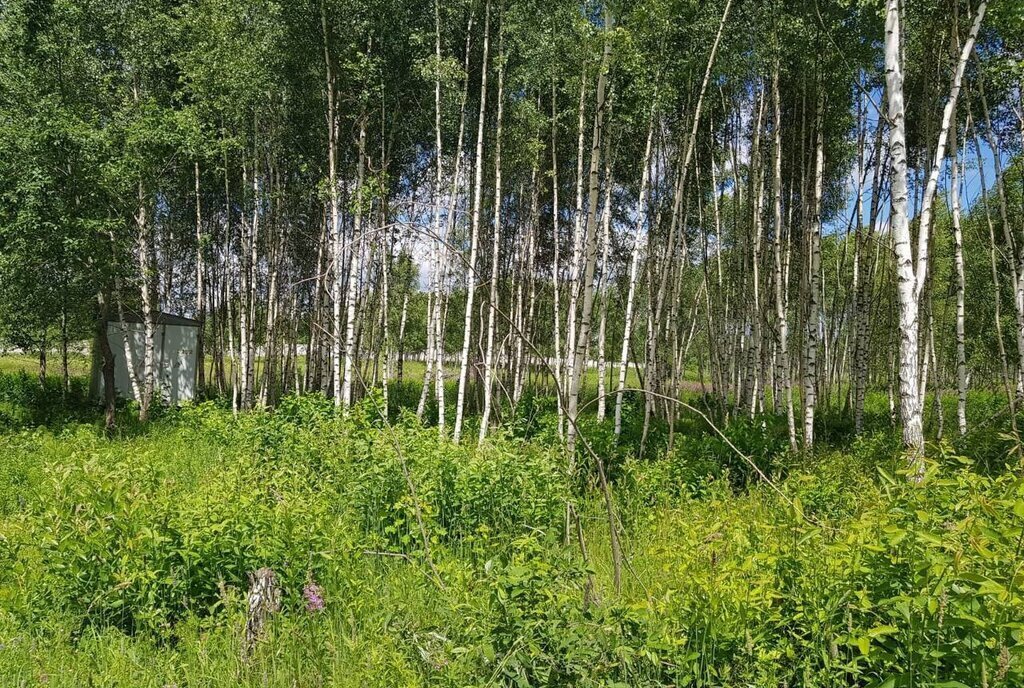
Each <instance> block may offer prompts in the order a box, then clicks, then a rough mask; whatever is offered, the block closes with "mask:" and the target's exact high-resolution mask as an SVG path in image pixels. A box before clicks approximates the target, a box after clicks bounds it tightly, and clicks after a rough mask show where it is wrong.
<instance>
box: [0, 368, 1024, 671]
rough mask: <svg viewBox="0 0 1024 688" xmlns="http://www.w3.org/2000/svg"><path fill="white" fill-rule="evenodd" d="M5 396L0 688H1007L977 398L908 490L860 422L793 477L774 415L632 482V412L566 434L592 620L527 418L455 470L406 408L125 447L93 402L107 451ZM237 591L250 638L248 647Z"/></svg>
mask: <svg viewBox="0 0 1024 688" xmlns="http://www.w3.org/2000/svg"><path fill="white" fill-rule="evenodd" d="M12 368H13V369H16V368H17V366H16V362H12V361H11V360H5V361H4V367H3V371H4V372H2V373H0V456H2V457H3V460H2V461H0V686H36V685H45V686H67V687H77V686H125V687H128V686H133V687H134V686H140V687H146V686H152V687H154V688H165V687H167V686H176V687H178V688H183V687H184V686H252V687H256V686H261V687H262V686H275V687H277V686H280V687H281V688H286V687H292V686H453V687H454V686H737V687H738V686H757V687H765V688H768V687H773V688H774V687H778V686H822V687H825V686H835V687H838V686H879V687H881V686H887V687H890V686H891V687H894V688H895V687H897V686H933V687H935V688H938V687H940V686H946V687H953V686H971V687H975V686H990V687H995V686H1019V685H1024V656H1022V652H1024V644H1022V633H1024V594H1022V592H1021V587H1022V585H1024V563H1022V561H1024V560H1022V558H1021V553H1022V550H1021V547H1022V543H1024V481H1022V480H1021V478H1020V477H1019V463H1018V461H1019V455H1018V454H1017V453H1015V449H1014V447H1015V446H1016V445H1015V442H1014V441H1013V439H1012V437H1010V435H1009V428H1008V425H1009V420H1008V418H1007V417H1006V415H1005V414H1004V413H1001V408H1002V404H1001V403H1000V401H999V400H998V399H995V398H993V397H991V396H990V395H985V394H981V393H978V394H977V395H975V396H973V397H972V398H971V404H970V406H969V409H970V418H969V421H970V423H971V427H972V428H977V430H975V431H974V432H972V433H970V434H969V435H968V436H966V437H964V438H952V437H950V436H949V431H948V429H947V433H946V434H947V438H946V439H945V440H943V441H941V442H938V441H937V442H934V443H932V444H930V445H929V460H930V463H929V469H928V474H927V476H926V477H925V479H924V481H923V482H922V483H921V484H913V483H910V482H908V480H906V477H905V475H903V474H901V469H902V466H903V463H902V460H901V456H900V442H899V437H898V434H897V432H896V431H895V430H894V429H893V428H892V427H891V425H890V421H889V418H888V404H887V400H886V399H885V397H884V396H883V395H881V394H877V395H872V397H871V399H870V400H869V407H870V410H871V413H870V414H869V417H868V421H869V423H868V424H869V429H868V431H867V432H865V433H864V434H862V435H861V436H859V437H856V438H855V437H854V436H853V433H852V428H850V427H849V423H848V422H846V421H844V420H843V418H842V414H841V411H840V410H839V409H835V410H834V411H832V412H831V413H832V414H833V415H832V416H827V417H826V418H824V419H823V427H827V428H828V429H829V433H828V434H827V435H826V436H825V437H824V438H823V441H822V442H821V445H822V446H821V447H820V448H819V449H817V450H816V451H815V452H814V453H813V454H811V455H805V454H801V453H792V452H790V451H789V450H788V449H787V440H786V431H785V424H784V422H780V421H779V419H777V418H774V417H768V416H766V417H757V418H754V419H748V418H741V419H739V420H734V421H733V422H732V423H731V424H730V425H728V426H727V427H726V428H724V432H725V436H726V437H727V438H728V442H726V441H725V439H724V438H723V437H721V436H719V435H717V434H716V433H715V431H714V430H713V429H712V428H711V427H709V426H708V425H707V424H706V423H705V422H704V421H702V420H700V419H699V418H695V417H690V416H687V417H683V418H680V419H679V421H678V423H677V427H676V428H675V432H674V433H673V435H672V437H673V439H672V446H671V447H669V446H668V444H669V439H668V437H669V433H668V429H667V428H665V427H663V426H657V427H655V428H654V430H653V432H652V439H651V441H650V447H649V448H648V449H647V452H646V455H645V456H644V457H643V458H642V459H639V458H637V457H636V454H637V451H638V448H639V441H640V427H641V425H642V419H643V413H642V406H643V405H642V399H639V398H636V397H633V396H630V397H629V398H628V399H627V405H626V413H625V422H624V426H625V429H624V434H623V437H622V438H621V439H620V440H619V441H616V439H615V437H614V435H613V433H612V429H611V427H610V421H605V422H598V421H597V419H596V418H595V417H593V416H588V417H586V418H584V419H583V421H582V424H581V425H582V431H583V433H584V435H585V437H586V438H587V439H588V441H589V443H590V444H591V445H592V447H593V448H594V450H595V452H597V454H598V455H599V456H600V457H601V458H602V460H603V462H604V465H605V467H606V469H607V473H608V476H609V479H610V481H611V491H612V495H613V500H614V506H615V509H616V526H617V531H618V533H619V535H620V538H621V545H622V553H623V556H624V566H623V569H622V572H621V584H620V588H621V589H620V590H618V591H617V590H616V583H615V571H614V568H613V566H612V560H613V557H612V553H611V549H610V531H609V527H608V524H609V520H608V516H607V511H606V507H605V504H604V502H603V500H602V497H601V493H600V490H599V488H598V481H597V477H596V476H597V471H596V466H595V465H594V463H593V460H592V458H591V457H590V456H589V455H588V454H586V453H584V452H582V451H581V452H580V453H578V454H577V455H576V456H575V457H569V456H567V455H566V454H565V452H564V450H562V449H560V447H561V446H562V445H561V444H560V442H559V440H558V434H557V433H558V431H557V425H558V423H557V414H556V413H555V408H554V404H553V402H552V400H550V399H548V398H544V397H529V398H527V399H526V400H524V402H523V403H522V404H521V406H520V408H519V409H517V412H516V415H515V417H512V418H507V419H504V423H503V426H502V428H501V429H500V430H498V431H496V432H494V433H492V435H491V436H490V437H489V438H488V440H487V441H486V442H485V443H484V444H483V445H482V446H479V447H478V446H477V445H476V442H475V441H470V442H463V443H462V444H459V445H456V444H453V443H452V442H451V441H450V440H449V439H446V438H443V437H439V436H438V433H437V430H436V428H435V427H433V426H431V425H430V424H429V423H428V424H426V425H424V424H421V423H420V422H418V421H417V420H416V418H415V416H414V415H413V414H410V413H409V412H408V411H405V410H401V409H399V408H397V406H398V405H399V404H400V403H401V402H402V399H404V398H405V397H409V398H412V397H415V396H416V395H417V394H418V386H417V385H416V384H415V383H409V384H408V385H406V386H404V387H402V386H396V388H395V390H394V394H393V395H392V401H393V404H394V405H395V408H392V409H391V410H390V412H388V413H384V410H383V407H382V405H381V400H380V397H379V396H372V397H370V398H367V399H365V400H363V401H362V402H360V404H359V405H358V406H357V407H356V408H354V409H353V411H352V412H351V413H349V414H348V415H345V416H342V415H340V414H338V413H336V412H335V410H334V407H333V405H332V403H331V402H330V401H328V400H325V399H322V398H316V397H312V396H309V397H303V398H294V397H289V398H286V399H284V400H283V401H282V403H281V404H280V405H279V407H278V408H277V409H275V410H274V411H266V412H252V413H249V414H241V415H238V416H234V415H233V414H232V413H231V411H230V406H229V405H225V403H224V402H223V401H217V400H213V401H207V402H203V403H201V404H196V405H188V406H186V407H183V408H181V409H167V410H164V411H161V412H160V413H159V414H157V418H156V419H155V420H154V421H153V422H151V423H149V424H147V425H145V426H143V425H140V424H139V423H138V422H137V419H136V417H135V411H134V409H133V408H132V407H131V405H124V406H122V407H120V408H119V410H118V421H119V424H118V432H117V434H116V436H115V437H113V438H110V439H108V438H106V437H104V435H103V433H102V429H101V426H100V412H99V409H98V408H96V407H95V406H94V405H93V404H92V403H91V402H90V401H89V400H88V398H87V395H86V386H87V385H86V381H85V380H84V379H83V378H82V377H76V378H75V379H74V380H73V385H72V389H71V391H70V392H69V393H64V392H63V391H62V390H61V388H60V382H59V379H58V378H56V377H52V376H51V379H50V380H49V381H48V383H47V385H46V386H45V387H40V386H39V383H38V380H37V378H36V376H35V373H34V370H32V369H31V368H29V369H28V371H26V372H24V373H21V372H11V371H12ZM409 368H412V366H409V367H407V374H408V375H409V376H410V378H412V379H416V378H415V373H414V372H413V371H411V370H409ZM52 372H54V371H53V370H52V369H51V373H52ZM77 372H81V371H77ZM421 374H422V369H420V375H421ZM950 401H952V400H947V402H950ZM827 413H828V411H826V412H824V413H823V415H827ZM947 425H948V423H947ZM931 429H932V432H933V434H934V432H935V430H936V427H935V423H934V419H933V421H932V423H931ZM471 430H472V429H471ZM467 436H468V437H471V438H475V436H476V434H475V432H472V431H470V432H468V433H467ZM730 443H731V445H732V446H731V445H730ZM733 447H735V449H734V448H733ZM740 453H742V456H741V455H740ZM743 457H747V458H746V459H745V458H743ZM747 459H749V460H750V461H752V462H753V464H755V465H756V466H757V469H758V470H760V471H761V472H763V473H764V474H765V476H767V477H768V478H769V479H770V480H771V484H768V483H766V482H765V481H764V480H762V479H761V478H759V477H758V475H757V473H756V472H755V471H754V469H753V468H752V466H751V465H750V464H749V463H748V462H747ZM567 505H570V506H571V512H572V513H574V514H575V515H576V516H578V518H576V519H573V520H572V521H571V524H572V525H571V527H570V528H569V529H568V532H567V528H566V514H567ZM577 523H578V527H577V526H576V525H575V524H577ZM262 567H268V568H270V569H271V570H273V572H274V574H275V577H276V580H277V583H278V585H279V586H280V591H281V600H280V609H279V610H278V611H277V612H276V613H273V614H272V615H271V616H270V619H269V622H268V625H267V628H266V631H265V632H264V633H263V635H262V637H261V638H260V639H259V640H258V641H257V642H256V643H255V644H254V645H253V646H252V647H247V646H246V641H245V635H246V634H245V628H246V617H247V607H246V594H247V591H248V588H249V576H250V574H251V573H253V572H254V571H256V570H257V569H260V568H262Z"/></svg>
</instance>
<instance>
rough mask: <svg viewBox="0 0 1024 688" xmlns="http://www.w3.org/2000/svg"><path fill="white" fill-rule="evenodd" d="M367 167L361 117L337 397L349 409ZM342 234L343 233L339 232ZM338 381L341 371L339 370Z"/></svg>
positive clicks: (362, 118) (354, 350) (364, 131)
mask: <svg viewBox="0 0 1024 688" xmlns="http://www.w3.org/2000/svg"><path fill="white" fill-rule="evenodd" d="M365 170H366V117H360V120H359V163H358V166H357V171H356V191H355V196H356V209H355V218H354V224H353V226H352V242H351V244H350V249H349V268H348V287H347V290H346V296H345V312H346V320H345V362H344V369H343V371H342V377H341V397H340V400H339V398H338V397H337V396H336V397H335V404H336V405H338V404H340V405H341V406H343V407H345V408H348V407H349V406H351V405H352V382H353V377H354V374H355V368H354V366H355V364H356V298H357V297H358V295H359V280H360V277H361V275H362V272H363V261H362V258H363V245H362V244H363V207H362V189H363V181H364V180H363V178H364V176H365ZM338 234H339V235H340V234H341V232H338ZM334 375H335V380H337V378H338V373H337V372H335V374H334Z"/></svg>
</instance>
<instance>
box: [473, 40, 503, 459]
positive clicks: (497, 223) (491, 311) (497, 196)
mask: <svg viewBox="0 0 1024 688" xmlns="http://www.w3.org/2000/svg"><path fill="white" fill-rule="evenodd" d="M504 51H505V33H504V22H502V23H501V24H499V26H498V94H497V99H498V119H497V123H496V126H495V133H494V136H495V141H494V228H493V230H492V232H491V235H492V237H493V241H492V243H491V288H490V294H489V300H490V308H488V311H487V349H486V350H485V353H484V408H483V414H482V415H481V418H480V435H479V437H478V441H480V442H483V441H484V438H485V437H487V426H488V425H489V424H490V422H491V404H492V403H493V401H492V387H493V385H494V328H495V316H496V315H497V312H498V306H499V303H498V279H499V277H500V273H499V269H500V260H501V126H502V115H503V112H504V110H503V107H504V102H503V100H504V91H505V54H504Z"/></svg>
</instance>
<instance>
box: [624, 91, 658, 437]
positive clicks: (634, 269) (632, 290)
mask: <svg viewBox="0 0 1024 688" xmlns="http://www.w3.org/2000/svg"><path fill="white" fill-rule="evenodd" d="M653 141H654V107H653V106H652V108H651V117H650V121H649V123H648V125H647V144H646V145H645V147H644V162H643V170H642V171H641V173H640V195H639V196H638V197H637V211H636V218H637V219H636V225H635V227H634V230H633V249H632V251H631V252H630V259H629V288H628V290H627V292H626V313H625V316H624V321H623V330H622V347H621V350H620V353H619V379H618V385H617V388H616V390H615V435H616V437H617V436H619V435H621V434H622V397H623V390H624V389H625V387H626V370H627V367H628V366H629V341H630V339H631V337H632V334H633V309H634V302H635V300H636V281H637V276H638V274H639V272H640V256H641V254H642V253H643V246H644V241H643V238H644V234H643V233H644V230H645V228H646V227H645V226H646V224H647V213H648V208H647V193H648V187H649V185H650V175H651V172H650V170H651V151H652V147H653V146H652V144H653Z"/></svg>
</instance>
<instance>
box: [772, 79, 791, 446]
mask: <svg viewBox="0 0 1024 688" xmlns="http://www.w3.org/2000/svg"><path fill="white" fill-rule="evenodd" d="M772 109H773V128H774V130H775V131H774V147H773V152H772V168H773V169H772V201H773V206H774V207H773V211H774V219H775V228H774V229H775V231H774V237H773V249H774V251H773V258H774V261H775V265H774V270H775V272H774V280H775V326H776V348H777V360H778V369H779V372H778V375H777V377H778V379H779V385H780V387H781V393H782V397H783V404H784V405H785V407H786V426H787V429H788V432H789V446H790V449H794V450H795V449H796V448H797V442H796V418H795V417H794V414H793V378H792V374H791V373H790V369H789V317H788V314H787V313H786V283H785V281H784V280H783V272H782V262H783V256H782V234H783V231H784V229H783V224H782V102H781V97H780V95H779V63H778V61H776V62H775V65H774V67H773V69H772Z"/></svg>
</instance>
